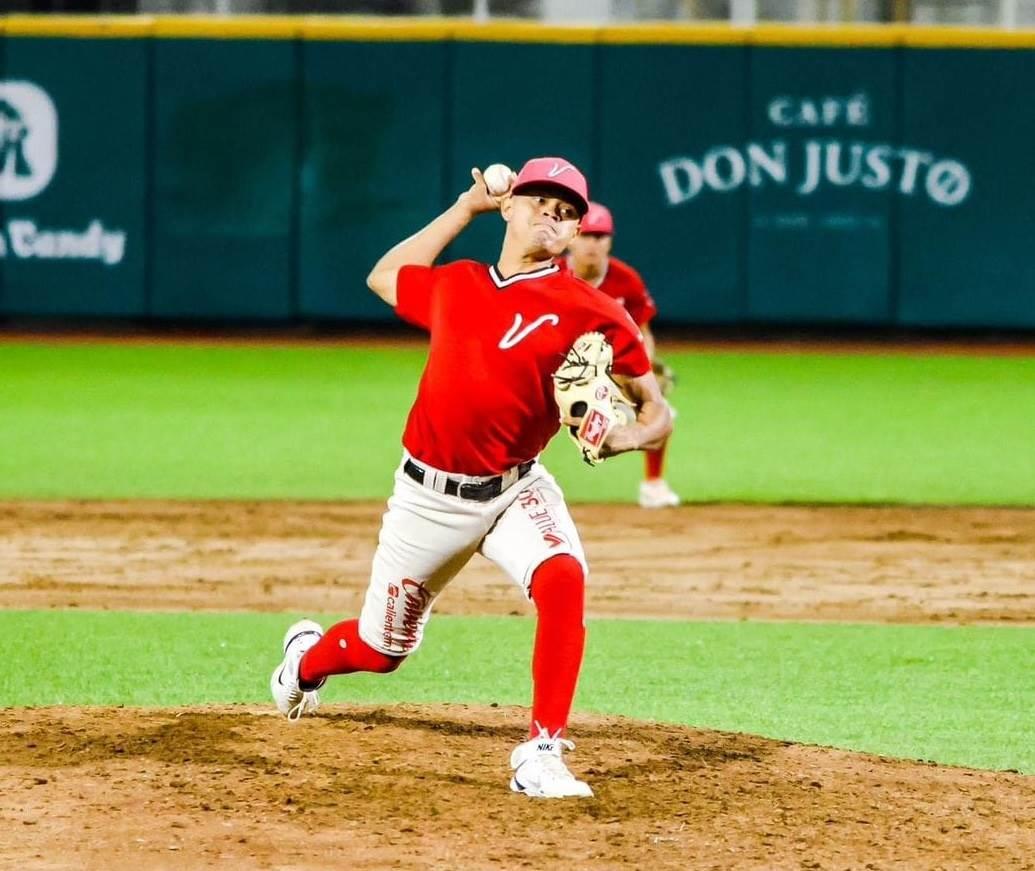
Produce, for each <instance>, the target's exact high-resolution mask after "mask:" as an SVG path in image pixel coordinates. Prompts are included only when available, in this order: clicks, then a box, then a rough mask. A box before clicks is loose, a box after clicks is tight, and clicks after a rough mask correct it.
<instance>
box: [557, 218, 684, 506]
mask: <svg viewBox="0 0 1035 871" xmlns="http://www.w3.org/2000/svg"><path fill="white" fill-rule="evenodd" d="M614 232H615V228H614V220H613V219H612V217H611V212H610V211H609V210H608V209H607V208H606V207H605V206H602V205H600V203H590V204H589V210H588V211H587V212H586V214H585V216H584V217H583V219H582V223H581V229H580V231H579V235H578V236H576V237H575V238H574V239H573V240H572V243H571V245H570V246H569V248H568V256H567V257H566V258H565V260H564V265H565V266H566V267H567V268H568V269H570V270H571V271H572V272H573V273H574V274H575V275H577V276H578V277H579V278H581V279H582V280H583V281H585V282H587V283H589V284H591V285H593V287H596V288H598V289H599V290H601V291H603V292H604V293H606V294H607V295H608V296H610V297H611V298H612V299H615V300H617V301H618V302H619V303H621V304H622V305H623V306H625V308H626V310H627V311H628V312H629V315H630V316H631V317H632V319H633V320H634V321H636V324H637V325H638V326H639V328H640V332H642V333H643V340H644V343H645V346H646V349H647V354H648V355H649V356H650V359H651V363H652V364H655V373H657V372H658V371H659V369H660V368H662V366H661V364H660V362H659V361H658V360H657V358H656V356H655V344H654V334H653V333H652V332H651V329H650V322H651V320H652V319H653V318H654V316H655V315H656V314H657V313H658V309H657V306H655V304H654V300H653V298H652V297H651V295H650V292H649V291H648V290H647V286H646V285H645V284H644V283H643V279H642V278H641V277H640V274H639V273H638V272H637V271H636V270H635V269H633V268H632V267H631V266H630V265H629V264H628V263H625V262H624V261H622V260H619V259H618V258H617V257H612V256H611V247H612V244H613V242H614ZM660 380H662V382H663V383H662V388H663V390H664V388H665V386H666V385H665V383H664V380H665V379H663V378H662V379H660ZM667 447H668V441H667V440H666V441H665V442H663V443H662V444H661V446H660V447H659V448H657V449H656V450H648V451H647V452H646V457H645V465H646V470H645V474H644V479H643V481H642V482H641V483H640V494H639V501H640V505H642V506H643V507H644V508H668V507H671V506H675V505H678V504H679V497H678V496H677V495H676V494H675V492H674V491H673V490H672V488H671V487H670V486H669V485H668V483H667V482H666V481H665V478H664V466H665V451H666V449H667Z"/></svg>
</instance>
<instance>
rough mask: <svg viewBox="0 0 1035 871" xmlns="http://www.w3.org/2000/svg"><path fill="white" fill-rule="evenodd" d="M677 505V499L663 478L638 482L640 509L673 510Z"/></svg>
mask: <svg viewBox="0 0 1035 871" xmlns="http://www.w3.org/2000/svg"><path fill="white" fill-rule="evenodd" d="M678 504H679V497H678V496H677V495H676V493H675V491H674V490H673V489H672V488H671V487H669V486H668V483H667V482H666V481H665V479H664V478H652V479H650V480H649V481H641V482H640V507H641V508H675V507H676V506H677V505H678Z"/></svg>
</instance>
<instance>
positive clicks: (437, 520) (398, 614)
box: [359, 457, 588, 656]
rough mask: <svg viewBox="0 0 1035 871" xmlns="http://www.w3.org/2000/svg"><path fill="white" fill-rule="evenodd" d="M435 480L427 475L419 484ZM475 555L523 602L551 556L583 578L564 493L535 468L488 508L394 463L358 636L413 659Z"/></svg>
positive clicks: (377, 647)
mask: <svg viewBox="0 0 1035 871" xmlns="http://www.w3.org/2000/svg"><path fill="white" fill-rule="evenodd" d="M405 459H406V458H405V457H404V460H403V461H404V462H405ZM421 465H422V466H423V465H424V464H421ZM425 468H426V467H425ZM433 476H434V472H433V471H431V472H430V474H426V476H425V480H430V479H432V478H433ZM451 477H458V478H463V476H459V475H453V476H451ZM468 480H471V481H477V480H480V479H477V478H470V479H468ZM478 551H480V552H481V553H482V554H483V555H484V556H486V557H487V558H488V559H490V560H492V561H493V562H494V563H496V565H498V566H499V567H500V568H501V569H503V571H505V572H506V573H507V574H508V575H509V576H510V578H511V579H512V580H513V581H514V582H515V583H516V584H518V585H519V586H520V587H521V589H522V590H523V591H524V593H525V595H526V596H528V594H529V584H530V583H531V580H532V573H533V572H534V571H535V570H536V568H538V566H539V565H540V563H542V562H543V561H545V560H547V559H549V558H550V557H552V556H556V555H557V554H570V555H572V556H574V557H575V558H576V559H577V560H578V561H579V562H580V563H581V564H582V567H583V571H585V572H586V573H587V575H588V567H587V566H586V556H585V553H584V552H583V550H582V542H581V541H579V534H578V531H577V530H576V529H575V524H574V522H573V521H572V519H571V515H570V514H569V513H568V506H567V505H566V504H565V502H564V494H563V493H561V489H560V487H558V486H557V482H556V481H555V480H554V479H553V476H552V475H551V474H550V473H549V472H547V471H546V469H545V468H544V467H543V466H542V465H541V464H540V463H539V462H536V463H535V465H534V466H533V467H532V469H531V471H529V473H528V474H527V475H526V476H525V477H524V478H522V479H520V480H519V481H518V482H517V483H515V484H513V485H511V486H510V487H509V488H508V489H506V490H504V491H503V492H502V493H501V494H500V495H499V496H497V497H496V498H495V499H493V500H492V501H490V502H474V501H472V500H468V499H460V498H459V497H457V496H447V495H445V494H444V493H438V492H436V491H435V490H432V489H430V488H429V487H426V486H424V485H422V484H418V483H417V482H416V481H414V480H413V479H412V478H410V477H409V476H408V475H406V474H405V472H403V464H402V463H400V465H399V468H398V469H396V472H395V489H394V491H393V493H392V496H391V498H390V499H389V500H388V511H387V512H386V513H385V516H384V519H383V521H382V524H381V532H380V535H379V536H378V545H377V551H376V552H375V554H374V562H373V567H372V569H371V575H370V586H369V587H368V588H367V594H366V599H365V601H364V602H363V610H362V613H361V614H360V617H359V634H360V637H361V638H362V639H363V640H364V641H365V642H366V643H367V644H369V645H370V646H371V647H373V648H374V649H375V650H380V651H381V652H382V653H386V654H389V655H391V656H405V655H407V654H409V653H412V652H413V651H414V650H416V649H417V646H418V645H419V644H420V642H421V638H422V637H423V634H424V626H425V624H426V623H427V621H428V618H429V617H430V614H431V605H432V602H433V601H434V600H435V597H436V596H438V594H439V593H441V592H442V590H443V589H445V587H446V584H448V583H449V582H450V581H451V580H452V579H453V578H454V577H455V576H456V573H457V572H459V571H460V569H462V568H463V567H464V565H466V564H467V562H468V560H470V559H471V557H472V556H474V554H475V552H478Z"/></svg>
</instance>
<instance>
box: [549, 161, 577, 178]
mask: <svg viewBox="0 0 1035 871" xmlns="http://www.w3.org/2000/svg"><path fill="white" fill-rule="evenodd" d="M573 168H574V167H572V165H571V164H570V163H566V164H564V166H561V165H560V164H559V163H555V164H554V165H553V166H551V167H550V169H549V171H548V172H547V173H546V175H547V178H557V176H559V175H560V174H561V173H562V172H567V171H568V170H569V169H573Z"/></svg>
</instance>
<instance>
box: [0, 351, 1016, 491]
mask: <svg viewBox="0 0 1035 871" xmlns="http://www.w3.org/2000/svg"><path fill="white" fill-rule="evenodd" d="M670 359H671V361H672V364H673V365H674V366H675V367H676V369H677V371H678V372H679V374H680V385H679V387H678V389H677V392H676V393H675V395H674V396H673V402H674V404H675V406H676V407H677V408H678V410H679V419H678V421H677V432H676V435H675V437H674V439H673V443H672V448H671V454H672V456H671V461H670V463H669V469H670V471H669V477H670V479H671V482H672V484H673V486H674V487H675V488H676V490H678V491H679V492H680V493H682V494H684V495H685V497H686V498H688V499H690V500H693V501H730V500H733V501H759V502H921V503H941V504H951V503H956V504H1010V505H1025V504H1028V505H1030V504H1035V450H1032V445H1035V414H1033V413H1032V409H1035V358H1008V357H999V358H978V357H910V356H886V357H878V356H861V355H856V356H851V355H848V356H836V355H820V354H806V355H787V354H764V353H694V354H674V355H671V357H670ZM422 362H423V352H421V351H419V350H408V351H390V350H374V349H368V348H364V349H355V350H350V349H342V348H324V349H320V348H293V349H285V348H228V347H171V346H156V347H139V346H105V345H86V346H76V345H53V346H48V345H17V344H9V345H2V346H0V373H2V375H0V448H2V450H0V497H9V498H43V499H54V498H67V497H75V498H119V497H144V498H148V497H161V498H185V499H204V498H255V499H383V498H385V497H386V496H387V495H388V492H389V489H390V487H391V473H392V470H393V469H394V467H395V465H396V463H397V462H398V457H399V451H400V444H399V438H400V435H401V433H402V428H403V423H404V421H405V418H406V412H407V409H408V408H409V404H410V403H411V402H412V400H413V396H414V393H415V390H416V384H417V379H418V376H419V374H420V368H421V364H422ZM546 459H547V462H548V464H549V466H550V467H551V469H552V470H553V471H554V473H555V474H556V475H557V477H558V479H559V480H560V481H561V483H562V485H563V486H564V487H565V489H566V491H567V493H568V495H569V498H570V499H571V500H572V501H629V500H631V499H632V498H634V496H635V486H636V482H637V480H638V476H639V474H640V464H641V462H642V461H641V460H640V458H639V457H638V456H630V457H620V458H617V459H615V460H613V461H611V462H610V463H608V464H607V465H606V466H604V467H602V468H600V469H594V470H590V469H588V468H587V467H585V466H583V465H582V464H581V463H580V462H579V460H578V459H577V457H576V454H575V451H574V450H573V449H572V446H571V445H570V444H569V443H568V442H567V441H566V440H565V439H564V438H559V439H555V441H554V443H553V444H552V445H551V447H550V449H549V450H548V452H547V457H546Z"/></svg>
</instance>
